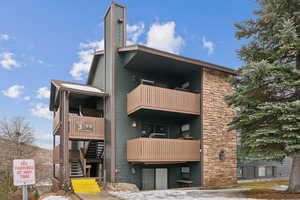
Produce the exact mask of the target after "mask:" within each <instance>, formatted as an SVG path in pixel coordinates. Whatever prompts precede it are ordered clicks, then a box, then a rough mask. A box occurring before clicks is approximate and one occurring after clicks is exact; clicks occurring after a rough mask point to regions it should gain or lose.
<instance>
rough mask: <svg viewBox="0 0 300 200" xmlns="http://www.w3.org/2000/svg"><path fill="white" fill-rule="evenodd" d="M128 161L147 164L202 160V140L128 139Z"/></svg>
mask: <svg viewBox="0 0 300 200" xmlns="http://www.w3.org/2000/svg"><path fill="white" fill-rule="evenodd" d="M127 160H128V162H136V163H145V164H164V163H184V162H191V161H194V162H195V161H196V162H197V161H200V140H184V139H161V138H136V139H131V140H128V141H127Z"/></svg>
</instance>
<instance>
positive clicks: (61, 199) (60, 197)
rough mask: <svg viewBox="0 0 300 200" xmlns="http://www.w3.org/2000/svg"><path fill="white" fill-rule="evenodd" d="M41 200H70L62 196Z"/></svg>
mask: <svg viewBox="0 0 300 200" xmlns="http://www.w3.org/2000/svg"><path fill="white" fill-rule="evenodd" d="M43 200H70V199H69V198H67V197H63V196H48V197H45V198H43Z"/></svg>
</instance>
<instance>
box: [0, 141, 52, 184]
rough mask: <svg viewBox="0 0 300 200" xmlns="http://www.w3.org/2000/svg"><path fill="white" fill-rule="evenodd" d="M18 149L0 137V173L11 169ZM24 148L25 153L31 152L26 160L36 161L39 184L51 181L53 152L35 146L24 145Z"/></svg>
mask: <svg viewBox="0 0 300 200" xmlns="http://www.w3.org/2000/svg"><path fill="white" fill-rule="evenodd" d="M16 148H17V145H16V144H14V143H12V142H10V141H9V140H6V139H3V138H1V137H0V163H1V164H0V171H3V170H6V169H7V168H8V166H9V168H11V165H12V163H11V161H10V159H11V158H13V157H14V156H15V155H16V153H15V152H14V151H15V150H16ZM23 148H24V149H25V150H24V151H26V152H30V153H28V156H26V157H25V158H27V159H34V160H35V163H36V177H37V182H48V181H50V179H51V177H52V150H49V149H43V148H41V147H37V146H34V145H26V146H25V145H24V147H23ZM15 158H18V157H15Z"/></svg>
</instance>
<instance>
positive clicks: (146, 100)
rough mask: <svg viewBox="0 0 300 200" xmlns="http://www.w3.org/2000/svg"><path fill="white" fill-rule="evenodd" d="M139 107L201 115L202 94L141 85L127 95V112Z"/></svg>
mask: <svg viewBox="0 0 300 200" xmlns="http://www.w3.org/2000/svg"><path fill="white" fill-rule="evenodd" d="M139 109H151V110H162V111H169V112H178V113H185V114H194V115H199V114H200V94H195V93H191V92H185V91H179V90H173V89H167V88H161V87H156V86H150V85H139V86H138V87H137V88H135V89H134V90H132V91H131V92H130V93H129V94H128V95H127V113H128V114H131V113H133V112H135V111H137V110H139Z"/></svg>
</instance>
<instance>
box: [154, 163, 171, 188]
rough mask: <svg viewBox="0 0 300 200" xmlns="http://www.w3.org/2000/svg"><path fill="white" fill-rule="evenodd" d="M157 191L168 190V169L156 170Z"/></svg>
mask: <svg viewBox="0 0 300 200" xmlns="http://www.w3.org/2000/svg"><path fill="white" fill-rule="evenodd" d="M155 189H156V190H164V189H168V169H167V168H156V169H155Z"/></svg>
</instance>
